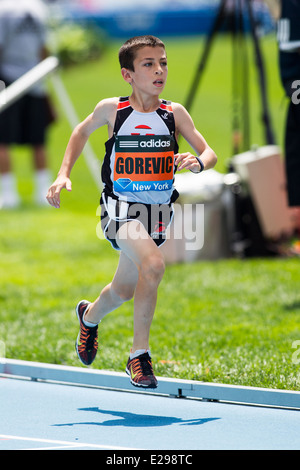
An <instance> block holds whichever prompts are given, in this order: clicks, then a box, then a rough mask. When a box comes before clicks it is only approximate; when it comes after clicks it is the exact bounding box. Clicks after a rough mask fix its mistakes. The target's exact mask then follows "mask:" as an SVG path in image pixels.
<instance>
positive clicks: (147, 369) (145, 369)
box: [134, 353, 153, 375]
mask: <svg viewBox="0 0 300 470" xmlns="http://www.w3.org/2000/svg"><path fill="white" fill-rule="evenodd" d="M134 361H135V364H136V365H138V366H139V368H141V372H142V375H153V369H152V364H151V360H150V356H149V354H148V353H144V354H141V355H140V356H138V357H137V358H135V359H134Z"/></svg>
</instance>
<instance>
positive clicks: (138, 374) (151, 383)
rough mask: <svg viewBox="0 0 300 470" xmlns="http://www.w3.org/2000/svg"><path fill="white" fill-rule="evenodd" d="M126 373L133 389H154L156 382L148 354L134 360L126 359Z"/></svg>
mask: <svg viewBox="0 0 300 470" xmlns="http://www.w3.org/2000/svg"><path fill="white" fill-rule="evenodd" d="M126 373H127V374H128V375H129V376H130V382H131V383H132V385H134V386H135V387H143V388H156V387H157V380H156V377H155V375H154V373H153V369H152V362H151V357H150V355H149V353H148V352H145V353H144V354H141V355H140V356H138V357H135V358H134V359H130V357H129V359H128V362H127V366H126Z"/></svg>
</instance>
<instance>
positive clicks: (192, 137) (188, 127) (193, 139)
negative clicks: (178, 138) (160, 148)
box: [173, 103, 217, 173]
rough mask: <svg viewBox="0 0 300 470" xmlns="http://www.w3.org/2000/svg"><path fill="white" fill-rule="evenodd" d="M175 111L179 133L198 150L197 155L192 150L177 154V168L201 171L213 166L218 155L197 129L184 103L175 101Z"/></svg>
mask: <svg viewBox="0 0 300 470" xmlns="http://www.w3.org/2000/svg"><path fill="white" fill-rule="evenodd" d="M173 112H174V119H175V124H176V132H177V134H181V135H182V137H183V138H184V139H185V140H186V141H187V142H188V143H189V145H190V146H191V147H192V148H193V149H194V150H195V152H196V153H195V155H193V154H191V153H190V152H185V153H178V154H177V155H175V164H176V165H177V170H179V171H180V170H183V169H186V170H191V171H192V172H193V173H199V172H200V171H202V170H208V169H210V168H213V167H214V166H215V165H216V163H217V156H216V154H215V152H214V151H213V149H212V148H211V147H210V146H209V145H208V144H207V142H206V140H205V139H204V137H203V136H202V135H201V134H200V132H199V131H198V130H197V129H196V127H195V125H194V122H193V120H192V118H191V116H190V115H189V113H188V112H187V110H186V109H185V108H184V107H183V106H182V105H180V104H176V103H174V105H173ZM196 156H198V157H199V158H200V159H201V161H202V163H203V168H201V165H200V163H199V161H198V159H197V158H196Z"/></svg>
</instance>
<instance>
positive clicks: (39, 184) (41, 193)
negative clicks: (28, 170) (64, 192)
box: [35, 168, 51, 204]
mask: <svg viewBox="0 0 300 470" xmlns="http://www.w3.org/2000/svg"><path fill="white" fill-rule="evenodd" d="M50 184H51V173H50V171H49V170H47V168H45V169H43V170H36V171H35V201H36V202H37V203H38V204H48V203H47V201H46V195H47V191H48V188H49V186H50Z"/></svg>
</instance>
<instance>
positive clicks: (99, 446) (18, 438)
mask: <svg viewBox="0 0 300 470" xmlns="http://www.w3.org/2000/svg"><path fill="white" fill-rule="evenodd" d="M0 439H7V440H15V441H30V442H41V443H44V444H57V445H59V446H67V447H72V448H76V447H90V448H94V449H104V450H138V449H134V448H131V447H120V446H112V445H104V444H87V443H84V442H69V441H56V440H52V439H40V438H38V437H37V438H35V437H22V436H10V435H6V434H0ZM35 450H39V448H38V447H37V448H36V449H35Z"/></svg>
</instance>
